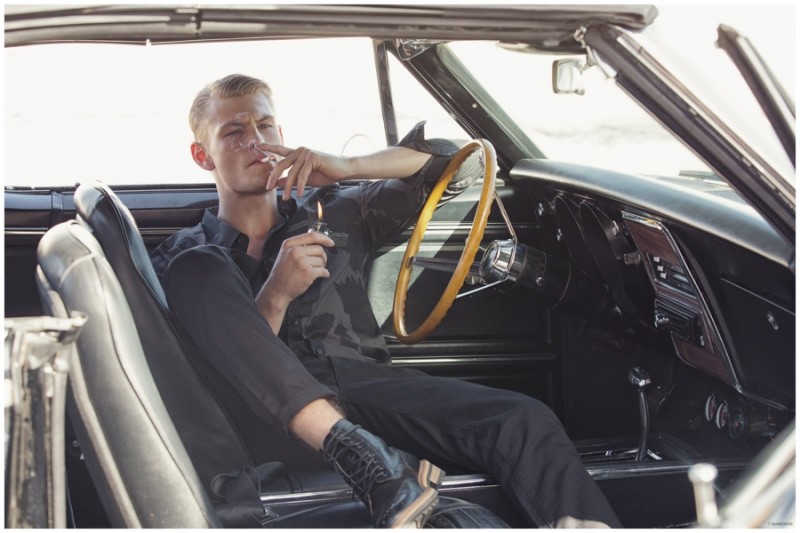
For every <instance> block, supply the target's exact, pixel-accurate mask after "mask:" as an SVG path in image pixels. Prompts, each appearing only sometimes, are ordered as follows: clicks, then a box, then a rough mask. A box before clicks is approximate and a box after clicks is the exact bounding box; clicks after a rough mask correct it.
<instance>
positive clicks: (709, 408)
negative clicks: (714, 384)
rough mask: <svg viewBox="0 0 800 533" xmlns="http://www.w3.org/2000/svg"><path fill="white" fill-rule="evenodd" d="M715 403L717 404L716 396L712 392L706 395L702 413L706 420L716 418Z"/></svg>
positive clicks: (710, 420)
mask: <svg viewBox="0 0 800 533" xmlns="http://www.w3.org/2000/svg"><path fill="white" fill-rule="evenodd" d="M717 405H718V404H717V397H716V395H714V393H713V392H712V393H711V394H709V395H708V398H707V399H706V408H705V411H704V414H705V417H706V421H707V422H713V421H714V419H715V418H716V416H717Z"/></svg>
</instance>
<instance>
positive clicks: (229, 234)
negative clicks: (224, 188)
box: [201, 199, 297, 252]
mask: <svg viewBox="0 0 800 533" xmlns="http://www.w3.org/2000/svg"><path fill="white" fill-rule="evenodd" d="M292 200H293V199H292ZM279 201H280V200H279ZM292 207H293V209H292V208H291V207H290V208H289V209H290V212H294V211H295V210H296V209H297V207H296V204H295V205H293V206H292ZM218 212H219V208H217V207H209V208H208V209H206V210H205V212H204V213H203V221H202V223H201V224H202V226H203V232H204V233H205V235H206V242H207V243H209V244H214V245H217V246H221V247H223V248H229V249H232V250H240V251H242V252H247V245H248V244H249V243H250V238H249V237H248V236H247V235H245V234H244V233H242V232H241V231H239V230H238V229H236V228H234V227H233V226H231V225H230V224H228V223H227V222H225V221H224V220H221V219H220V218H219V217H218V216H217V214H218ZM282 214H283V213H282ZM286 220H287V217H286V214H284V218H281V219H280V220H279V221H278V223H277V224H275V226H273V228H272V229H271V230H270V232H269V234H268V236H267V240H269V239H270V238H271V237H272V236H273V235H274V234H275V232H276V231H277V230H278V229H280V228H281V227H283V225H284V224H286Z"/></svg>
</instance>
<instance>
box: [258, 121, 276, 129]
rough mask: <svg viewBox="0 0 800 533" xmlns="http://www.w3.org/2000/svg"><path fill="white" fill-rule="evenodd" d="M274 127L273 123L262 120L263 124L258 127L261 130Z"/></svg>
mask: <svg viewBox="0 0 800 533" xmlns="http://www.w3.org/2000/svg"><path fill="white" fill-rule="evenodd" d="M272 127H274V126H273V125H272V124H268V123H266V122H262V123H261V124H259V125H258V129H260V130H265V129H267V128H272Z"/></svg>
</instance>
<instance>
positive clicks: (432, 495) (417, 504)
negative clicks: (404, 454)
mask: <svg viewBox="0 0 800 533" xmlns="http://www.w3.org/2000/svg"><path fill="white" fill-rule="evenodd" d="M443 479H444V470H442V469H441V468H439V467H438V466H436V465H434V464H431V463H430V462H428V461H425V460H422V461H420V463H419V470H418V471H417V481H418V482H419V485H420V486H421V487H423V488H424V489H425V490H423V491H422V494H420V495H419V497H418V498H417V499H416V500H414V502H413V503H412V504H411V505H409V506H408V507H406V508H405V509H403V511H402V512H401V513H399V514H398V515H397V516H396V517H395V519H394V521H393V522H392V523H391V525H390V526H389V527H390V528H391V529H421V528H422V527H423V526H424V525H425V522H427V521H428V517H429V516H430V515H431V512H433V509H434V507H436V504H437V503H438V502H439V487H440V486H441V484H442V480H443Z"/></svg>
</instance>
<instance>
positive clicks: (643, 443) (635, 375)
mask: <svg viewBox="0 0 800 533" xmlns="http://www.w3.org/2000/svg"><path fill="white" fill-rule="evenodd" d="M628 381H630V382H631V384H632V385H633V386H634V387H636V392H637V393H638V395H639V420H640V421H641V423H642V433H641V435H640V436H639V449H638V450H637V451H636V460H637V461H644V458H645V456H646V455H647V434H648V433H649V432H650V411H649V410H648V408H647V389H648V388H649V387H650V384H651V383H652V382H651V381H650V375H649V374H648V373H647V371H645V369H643V368H642V367H640V366H635V367H633V368H631V370H630V372H628Z"/></svg>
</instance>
